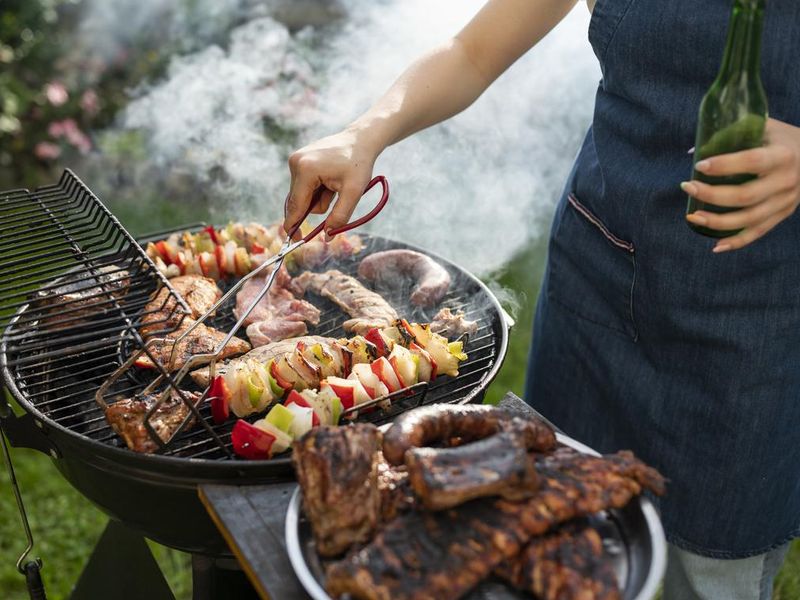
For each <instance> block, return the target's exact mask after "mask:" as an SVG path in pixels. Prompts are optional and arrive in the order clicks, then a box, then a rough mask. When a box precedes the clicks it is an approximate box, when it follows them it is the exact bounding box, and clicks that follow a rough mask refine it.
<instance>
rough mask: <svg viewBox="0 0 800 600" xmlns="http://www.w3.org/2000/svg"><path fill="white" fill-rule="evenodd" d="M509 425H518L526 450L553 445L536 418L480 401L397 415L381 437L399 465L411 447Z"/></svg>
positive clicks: (390, 457) (487, 433) (480, 436)
mask: <svg viewBox="0 0 800 600" xmlns="http://www.w3.org/2000/svg"><path fill="white" fill-rule="evenodd" d="M512 427H513V428H519V430H520V432H521V433H522V435H523V437H524V439H525V446H526V448H527V449H529V450H538V451H540V452H546V451H547V450H550V449H551V448H553V447H554V446H555V443H556V437H555V434H554V433H553V430H552V429H550V427H548V426H547V425H545V424H544V423H542V422H541V421H539V420H538V419H535V418H530V419H524V418H521V417H514V416H513V415H512V414H510V413H508V412H507V411H505V410H503V409H500V408H496V407H494V406H487V405H482V404H469V405H454V404H437V405H433V406H426V407H423V408H419V409H417V410H413V411H410V412H407V413H405V414H403V415H401V416H399V417H398V418H397V419H396V420H395V422H394V423H393V424H392V426H391V427H389V429H388V430H387V431H386V434H385V435H384V437H383V454H384V456H385V457H386V460H387V461H388V462H389V464H392V465H401V464H403V460H404V456H405V454H406V450H408V449H410V448H417V447H423V446H432V445H450V442H451V440H453V439H458V441H459V442H461V443H463V442H468V441H472V440H479V439H483V438H485V437H488V436H490V435H493V434H495V433H498V432H500V431H502V430H504V429H508V428H512Z"/></svg>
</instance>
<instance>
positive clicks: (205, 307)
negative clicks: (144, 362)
mask: <svg viewBox="0 0 800 600" xmlns="http://www.w3.org/2000/svg"><path fill="white" fill-rule="evenodd" d="M169 283H170V285H171V286H172V287H173V289H174V290H175V291H176V292H177V293H178V294H179V295H180V296H181V298H183V300H184V301H185V302H186V304H187V305H188V307H189V309H190V311H191V314H190V315H189V317H191V318H193V319H197V318H198V317H200V316H201V315H203V314H205V313H207V312H208V311H209V310H211V307H212V306H214V304H216V303H217V301H218V300H219V299H220V298H222V290H220V289H219V287H217V283H216V282H215V281H214V280H213V279H210V278H208V277H202V276H200V275H179V276H178V277H173V278H172V279H170V280H169ZM183 318H184V314H183V310H182V309H181V308H180V307H179V306H178V302H177V300H176V299H175V296H174V295H172V294H170V291H169V288H167V287H162V288H161V289H160V290H158V292H157V293H156V295H155V296H154V297H153V299H152V300H150V302H148V303H147V306H145V309H144V317H143V318H142V327H141V329H140V330H139V331H140V332H141V334H142V337H145V338H148V337H150V336H152V335H157V334H160V333H164V332H166V331H169V330H172V329H174V328H175V327H177V326H179V325H180V324H181V319H183Z"/></svg>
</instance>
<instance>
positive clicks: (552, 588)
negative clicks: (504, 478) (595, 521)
mask: <svg viewBox="0 0 800 600" xmlns="http://www.w3.org/2000/svg"><path fill="white" fill-rule="evenodd" d="M495 574H496V575H498V576H499V577H500V578H502V579H504V580H506V581H508V582H509V583H510V584H511V585H512V586H514V587H515V588H517V589H519V590H522V591H526V592H529V593H531V594H533V595H534V596H535V597H536V598H539V599H540V600H566V599H575V600H621V598H622V596H621V594H620V591H619V585H618V583H617V577H616V574H615V573H614V566H613V564H612V563H611V561H610V559H609V557H608V556H606V554H605V552H604V550H603V540H602V538H601V537H600V534H599V533H598V532H597V530H596V529H594V528H593V527H592V526H591V525H590V524H589V522H588V521H587V520H585V519H580V520H576V521H570V522H569V523H565V524H564V525H562V526H561V527H559V528H558V529H556V530H554V531H552V532H550V533H547V534H546V535H543V536H539V537H535V538H533V539H532V540H531V541H530V542H529V543H528V545H527V546H525V548H523V549H522V552H520V553H519V554H518V555H517V556H515V557H514V558H512V559H511V560H509V561H506V562H504V563H502V564H501V565H500V566H499V567H497V569H495Z"/></svg>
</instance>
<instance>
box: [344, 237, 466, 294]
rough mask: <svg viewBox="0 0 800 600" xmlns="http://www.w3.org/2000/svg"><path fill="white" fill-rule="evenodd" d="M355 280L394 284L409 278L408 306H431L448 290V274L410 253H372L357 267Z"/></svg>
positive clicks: (443, 269)
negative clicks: (401, 279) (409, 300)
mask: <svg viewBox="0 0 800 600" xmlns="http://www.w3.org/2000/svg"><path fill="white" fill-rule="evenodd" d="M358 276H359V277H361V278H363V279H365V280H367V281H378V282H394V281H397V280H398V279H399V278H403V277H411V278H412V279H413V280H414V281H415V282H416V285H415V286H414V289H413V290H411V304H413V305H415V306H434V305H435V304H436V303H437V302H439V300H441V299H442V298H443V297H444V295H445V294H446V293H447V290H448V289H450V273H448V272H447V269H445V268H444V267H443V266H442V265H440V264H439V263H438V262H436V261H435V260H433V259H432V258H431V257H430V256H426V255H425V254H422V253H420V252H415V251H414V250H384V251H382V252H374V253H372V254H370V255H369V256H367V257H366V258H364V260H362V261H361V264H360V265H358Z"/></svg>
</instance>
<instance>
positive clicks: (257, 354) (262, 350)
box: [189, 335, 334, 387]
mask: <svg viewBox="0 0 800 600" xmlns="http://www.w3.org/2000/svg"><path fill="white" fill-rule="evenodd" d="M333 341H334V339H333V338H327V337H321V336H317V335H305V336H302V337H298V338H291V339H286V340H281V341H279V342H272V343H271V344H267V345H266V346H259V347H258V348H253V349H252V350H250V352H248V353H247V354H245V355H244V356H240V357H239V358H234V359H233V360H231V361H228V362H227V363H225V364H219V365H217V371H216V374H217V375H221V374H222V373H225V371H226V370H227V369H229V368H231V367H235V366H236V364H237V361H240V360H241V361H245V360H254V361H256V362H260V363H262V364H266V363H268V362H269V361H270V359H272V358H275V357H276V356H280V355H281V354H286V353H287V352H291V351H292V350H294V349H295V348H296V347H297V344H298V343H299V342H303V343H305V344H306V345H308V346H311V345H313V344H316V343H317V342H320V343H323V344H329V343H330V342H333ZM189 375H190V376H191V378H192V380H194V382H195V383H196V384H197V385H199V386H200V387H206V386H208V384H209V383H210V379H209V375H210V373H209V370H208V367H204V368H202V369H197V370H196V371H192V372H191V373H189Z"/></svg>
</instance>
